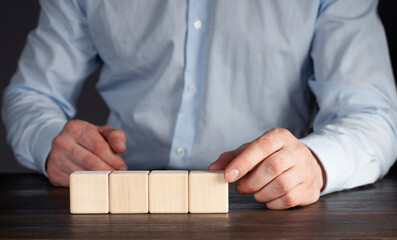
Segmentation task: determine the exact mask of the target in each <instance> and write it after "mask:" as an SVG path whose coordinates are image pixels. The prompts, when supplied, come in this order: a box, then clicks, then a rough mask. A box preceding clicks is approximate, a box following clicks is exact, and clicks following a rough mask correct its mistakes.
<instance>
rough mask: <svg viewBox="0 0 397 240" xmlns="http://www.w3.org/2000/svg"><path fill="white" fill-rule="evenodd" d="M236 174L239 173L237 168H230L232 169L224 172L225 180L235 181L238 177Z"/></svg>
mask: <svg viewBox="0 0 397 240" xmlns="http://www.w3.org/2000/svg"><path fill="white" fill-rule="evenodd" d="M238 174H239V172H238V170H237V169H232V170H230V171H228V172H227V173H226V176H225V177H226V181H228V182H234V181H236V180H237V177H238Z"/></svg>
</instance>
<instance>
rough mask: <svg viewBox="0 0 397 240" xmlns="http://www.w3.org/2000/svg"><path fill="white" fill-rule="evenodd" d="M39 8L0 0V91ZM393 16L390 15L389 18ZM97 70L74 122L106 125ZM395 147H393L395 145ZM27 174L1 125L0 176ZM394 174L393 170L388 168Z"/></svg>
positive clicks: (394, 45) (396, 65)
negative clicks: (8, 142)
mask: <svg viewBox="0 0 397 240" xmlns="http://www.w3.org/2000/svg"><path fill="white" fill-rule="evenodd" d="M393 2H395V1H394V0H380V1H379V8H378V10H379V15H380V17H381V19H382V21H383V24H384V26H385V30H386V34H387V39H388V42H389V49H390V55H391V59H392V64H393V69H394V73H395V75H396V72H397V29H396V22H397V21H396V17H395V16H394V15H395V11H394V8H393ZM39 11H40V7H39V4H38V1H37V0H2V1H1V3H0V31H1V32H0V91H1V98H0V104H1V102H2V92H3V90H4V88H5V87H6V86H7V85H8V83H9V81H10V79H11V77H12V75H13V74H14V72H15V71H16V67H17V62H18V59H19V56H20V54H21V52H22V49H23V47H24V45H25V42H26V37H27V34H28V33H29V32H30V31H31V30H32V29H34V28H35V27H36V25H37V19H38V16H39ZM393 14H394V15H393ZM97 79H98V71H97V72H95V73H94V74H92V75H91V76H90V77H89V78H88V79H87V81H86V83H85V85H84V88H83V91H82V93H81V95H80V98H79V101H78V104H77V116H76V118H78V119H83V120H86V121H89V122H91V123H94V124H98V125H102V124H105V123H106V119H107V115H108V113H109V110H108V108H107V107H106V105H105V104H104V102H103V100H102V99H101V98H100V97H99V95H98V93H97V92H96V91H95V83H96V81H97ZM396 147H397V146H396ZM17 172H30V170H28V169H26V168H24V167H22V166H20V165H19V164H18V163H17V161H16V160H15V158H14V156H13V153H12V150H11V148H10V147H9V146H8V145H7V144H6V134H5V129H4V125H3V124H0V173H17ZM392 172H393V174H396V173H397V167H396V166H394V167H393V169H392Z"/></svg>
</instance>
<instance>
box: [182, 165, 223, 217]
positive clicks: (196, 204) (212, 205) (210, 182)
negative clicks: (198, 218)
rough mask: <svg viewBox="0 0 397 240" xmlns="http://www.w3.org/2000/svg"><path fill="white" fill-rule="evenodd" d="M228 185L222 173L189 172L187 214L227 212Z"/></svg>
mask: <svg viewBox="0 0 397 240" xmlns="http://www.w3.org/2000/svg"><path fill="white" fill-rule="evenodd" d="M228 186H229V184H228V183H227V182H226V181H225V179H224V177H223V171H216V172H213V171H190V173H189V212H190V213H227V212H229V187H228Z"/></svg>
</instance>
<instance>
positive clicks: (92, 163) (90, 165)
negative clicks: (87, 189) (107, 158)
mask: <svg viewBox="0 0 397 240" xmlns="http://www.w3.org/2000/svg"><path fill="white" fill-rule="evenodd" d="M82 161H83V166H84V167H85V168H87V169H95V168H96V166H97V161H96V160H95V159H94V158H93V157H91V156H85V157H84V158H83V160H82Z"/></svg>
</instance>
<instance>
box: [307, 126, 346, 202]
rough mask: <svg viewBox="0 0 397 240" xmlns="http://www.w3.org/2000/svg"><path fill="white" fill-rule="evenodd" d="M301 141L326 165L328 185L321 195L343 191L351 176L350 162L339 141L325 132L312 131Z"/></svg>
mask: <svg viewBox="0 0 397 240" xmlns="http://www.w3.org/2000/svg"><path fill="white" fill-rule="evenodd" d="M300 141H301V142H302V143H303V144H305V145H306V146H307V147H308V148H309V149H310V150H311V151H312V152H313V153H314V154H316V155H317V157H318V159H319V160H320V162H321V163H322V165H323V167H324V171H325V173H326V179H327V181H326V185H325V188H324V190H323V191H322V192H321V195H325V194H328V193H332V192H336V191H341V190H343V189H344V186H345V184H346V182H347V181H348V178H349V162H348V160H347V159H348V158H347V156H345V155H344V150H343V148H342V147H341V146H340V144H339V143H338V142H336V141H335V140H334V139H330V138H329V137H328V136H325V135H323V134H317V133H312V134H310V135H308V136H306V137H304V138H302V139H300Z"/></svg>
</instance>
